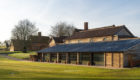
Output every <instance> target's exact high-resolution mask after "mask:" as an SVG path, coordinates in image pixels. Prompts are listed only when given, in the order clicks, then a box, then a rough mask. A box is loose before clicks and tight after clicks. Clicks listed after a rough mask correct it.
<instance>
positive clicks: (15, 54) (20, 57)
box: [8, 52, 36, 59]
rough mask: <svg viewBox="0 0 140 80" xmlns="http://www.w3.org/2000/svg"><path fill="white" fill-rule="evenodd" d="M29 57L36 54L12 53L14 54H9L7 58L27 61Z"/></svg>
mask: <svg viewBox="0 0 140 80" xmlns="http://www.w3.org/2000/svg"><path fill="white" fill-rule="evenodd" d="M30 55H36V52H28V53H22V52H19V53H14V54H9V55H8V56H11V57H14V58H18V59H29V57H30Z"/></svg>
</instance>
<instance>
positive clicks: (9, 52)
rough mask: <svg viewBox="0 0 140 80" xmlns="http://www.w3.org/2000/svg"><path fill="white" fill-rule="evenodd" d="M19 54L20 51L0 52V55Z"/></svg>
mask: <svg viewBox="0 0 140 80" xmlns="http://www.w3.org/2000/svg"><path fill="white" fill-rule="evenodd" d="M12 53H21V51H0V54H12Z"/></svg>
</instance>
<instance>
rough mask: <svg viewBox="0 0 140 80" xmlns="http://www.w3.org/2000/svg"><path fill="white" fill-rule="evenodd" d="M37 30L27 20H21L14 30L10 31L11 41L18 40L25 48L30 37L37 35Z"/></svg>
mask: <svg viewBox="0 0 140 80" xmlns="http://www.w3.org/2000/svg"><path fill="white" fill-rule="evenodd" d="M37 31H38V28H36V26H35V24H34V23H32V22H30V21H29V20H27V19H25V20H21V21H19V23H18V24H17V25H15V28H14V29H13V30H12V39H16V40H20V41H22V43H24V48H23V49H26V48H27V46H26V45H27V41H28V39H29V36H30V35H33V34H35V33H37Z"/></svg>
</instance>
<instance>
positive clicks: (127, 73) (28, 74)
mask: <svg viewBox="0 0 140 80" xmlns="http://www.w3.org/2000/svg"><path fill="white" fill-rule="evenodd" d="M0 79H1V80H140V68H132V69H105V68H95V67H88V66H76V65H65V64H50V63H42V62H29V61H14V60H9V59H6V58H3V57H0Z"/></svg>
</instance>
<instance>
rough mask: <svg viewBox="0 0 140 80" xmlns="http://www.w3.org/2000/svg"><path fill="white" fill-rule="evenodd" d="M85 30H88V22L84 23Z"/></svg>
mask: <svg viewBox="0 0 140 80" xmlns="http://www.w3.org/2000/svg"><path fill="white" fill-rule="evenodd" d="M84 30H88V22H84Z"/></svg>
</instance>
